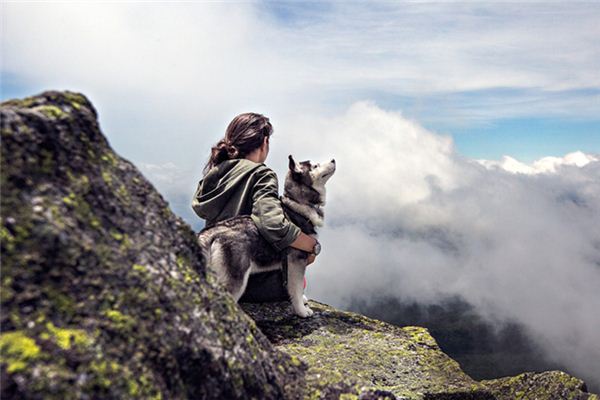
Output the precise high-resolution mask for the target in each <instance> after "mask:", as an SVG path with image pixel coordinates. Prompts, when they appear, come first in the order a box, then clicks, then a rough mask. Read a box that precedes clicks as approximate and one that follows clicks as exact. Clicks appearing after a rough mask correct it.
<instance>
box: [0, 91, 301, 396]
mask: <svg viewBox="0 0 600 400" xmlns="http://www.w3.org/2000/svg"><path fill="white" fill-rule="evenodd" d="M0 112H1V117H2V119H1V120H2V122H1V132H2V165H1V185H2V186H1V191H2V197H1V209H2V215H1V219H2V224H1V231H0V232H1V235H0V237H1V251H2V282H1V292H2V296H1V300H2V308H1V315H0V322H1V336H0V351H1V356H2V357H1V359H2V361H1V373H2V380H1V382H2V385H1V386H2V387H1V393H0V394H1V397H2V398H3V399H9V398H19V399H23V398H33V399H35V398H44V399H53V398H56V399H69V398H102V399H123V398H143V399H148V398H154V399H160V398H164V399H184V398H215V399H225V398H240V399H241V398H256V399H263V398H267V399H279V398H299V397H302V387H301V385H300V384H299V382H301V380H300V379H299V377H301V376H302V372H303V371H302V368H300V367H298V366H297V365H296V364H295V363H294V360H292V359H291V357H289V356H287V355H286V354H283V353H281V352H278V351H277V350H276V349H273V347H272V345H271V344H270V342H269V341H268V340H267V339H266V338H265V337H264V335H263V334H262V333H261V332H260V331H259V330H258V329H257V328H256V326H255V325H254V323H253V321H252V320H250V319H249V318H248V317H247V316H246V315H245V314H244V313H243V312H242V311H241V310H240V309H239V308H238V305H237V304H236V303H235V302H234V301H233V299H232V298H231V297H230V296H229V295H227V294H225V292H224V291H223V289H222V288H220V287H217V286H216V285H215V283H214V282H215V280H214V276H212V274H211V273H210V272H208V271H206V269H205V267H204V263H203V260H202V255H201V251H200V249H199V248H198V246H197V244H196V238H195V233H194V232H193V231H192V230H191V229H190V227H189V226H188V225H187V224H185V223H184V222H183V221H182V220H181V219H180V218H178V217H176V216H175V215H174V214H173V213H172V212H171V211H170V210H169V207H168V204H167V202H166V201H165V200H164V199H163V197H162V196H161V195H160V194H159V193H158V192H157V191H156V190H155V189H154V187H153V186H152V185H151V184H150V183H149V182H148V181H147V180H146V179H145V178H144V176H143V175H142V174H140V172H139V171H138V170H137V169H136V168H135V166H134V165H133V164H131V163H130V162H129V161H127V160H125V159H123V158H121V157H119V156H118V155H117V154H115V152H114V151H113V150H112V149H111V147H110V145H109V143H108V141H107V140H106V138H105V137H104V135H103V134H102V132H101V131H100V128H99V125H98V120H97V114H96V110H95V109H94V107H93V106H92V104H91V103H90V102H89V100H88V99H87V98H86V97H85V96H83V95H81V94H79V93H72V92H55V91H49V92H44V93H42V94H40V95H37V96H33V97H29V98H26V99H23V100H10V101H6V102H3V103H2V104H1V105H0Z"/></svg>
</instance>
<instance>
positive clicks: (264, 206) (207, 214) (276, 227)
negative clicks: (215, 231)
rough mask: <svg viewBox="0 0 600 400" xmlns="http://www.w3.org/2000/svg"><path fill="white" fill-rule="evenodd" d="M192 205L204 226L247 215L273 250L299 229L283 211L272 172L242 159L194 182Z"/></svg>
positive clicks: (288, 242)
mask: <svg viewBox="0 0 600 400" xmlns="http://www.w3.org/2000/svg"><path fill="white" fill-rule="evenodd" d="M192 208H193V209H194V212H195V213H196V214H197V215H198V216H199V217H200V218H204V219H205V220H206V224H207V225H211V224H213V223H216V222H219V221H222V220H224V219H227V218H231V217H235V216H238V215H250V216H251V218H252V220H253V221H254V223H255V224H256V226H257V228H258V231H259V232H260V233H261V235H262V236H263V237H264V238H265V239H266V240H267V241H268V242H269V243H271V244H272V245H273V247H275V248H276V249H277V250H283V249H285V248H286V247H288V246H289V245H290V244H291V243H292V242H293V241H294V240H296V238H297V237H298V236H299V235H300V232H301V231H300V228H298V227H297V226H296V225H294V224H293V223H292V222H290V221H289V220H288V219H287V217H286V216H285V214H284V212H283V208H282V206H281V201H280V200H279V184H278V182H277V175H275V172H273V170H271V169H270V168H269V167H267V166H266V165H265V164H262V163H256V162H254V161H251V160H247V159H244V158H240V159H234V160H226V161H223V162H221V163H220V164H218V165H216V166H214V167H213V168H211V169H210V170H209V171H208V172H207V173H206V175H205V176H204V178H203V179H202V180H201V181H200V182H199V183H198V188H197V189H196V193H194V198H193V199H192Z"/></svg>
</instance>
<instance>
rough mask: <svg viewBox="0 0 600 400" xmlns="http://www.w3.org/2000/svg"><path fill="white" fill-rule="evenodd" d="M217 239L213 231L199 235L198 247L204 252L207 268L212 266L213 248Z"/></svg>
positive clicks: (204, 231)
mask: <svg viewBox="0 0 600 400" xmlns="http://www.w3.org/2000/svg"><path fill="white" fill-rule="evenodd" d="M215 237H216V235H215V234H214V233H213V232H211V230H203V231H201V232H200V233H199V234H198V245H200V249H201V250H202V257H203V258H204V265H206V266H207V267H210V265H211V247H212V244H213V242H214V240H215Z"/></svg>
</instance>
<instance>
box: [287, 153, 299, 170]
mask: <svg viewBox="0 0 600 400" xmlns="http://www.w3.org/2000/svg"><path fill="white" fill-rule="evenodd" d="M288 159H289V160H290V164H289V166H290V171H292V172H298V173H299V172H300V170H299V169H298V166H297V165H296V161H294V157H292V155H291V154H290V155H289V156H288Z"/></svg>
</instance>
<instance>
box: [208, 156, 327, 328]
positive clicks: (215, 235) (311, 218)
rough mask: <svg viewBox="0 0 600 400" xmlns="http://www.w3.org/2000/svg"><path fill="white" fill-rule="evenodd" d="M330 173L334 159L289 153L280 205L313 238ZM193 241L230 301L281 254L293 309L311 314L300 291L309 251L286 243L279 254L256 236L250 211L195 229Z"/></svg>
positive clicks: (277, 262)
mask: <svg viewBox="0 0 600 400" xmlns="http://www.w3.org/2000/svg"><path fill="white" fill-rule="evenodd" d="M334 172H335V160H331V161H329V162H327V163H324V164H313V163H311V162H310V161H302V162H300V163H297V162H296V161H294V159H293V157H292V156H291V155H290V156H289V171H288V173H287V176H286V179H285V186H284V193H283V196H281V202H282V205H283V209H284V211H285V214H286V216H287V217H288V219H289V220H290V221H292V222H293V223H294V224H296V225H297V226H298V227H299V228H300V229H301V230H302V231H303V232H304V233H306V234H307V235H310V236H312V237H314V238H315V239H316V238H317V231H316V228H317V227H319V226H322V225H323V216H324V214H323V206H324V205H325V183H326V182H327V180H328V179H329V178H331V176H332V175H333V173H334ZM198 242H199V244H200V246H201V247H202V250H203V253H204V256H205V259H206V261H207V264H208V267H209V268H211V269H212V270H214V271H215V272H216V274H217V277H218V280H219V281H220V282H221V283H222V284H224V286H225V287H226V288H227V290H228V291H229V292H230V293H231V294H232V295H233V297H234V298H235V300H236V301H237V300H239V299H240V297H242V294H243V293H244V291H245V290H246V286H247V284H248V277H249V276H250V274H253V273H258V272H265V271H272V270H278V269H282V264H285V260H286V259H287V291H288V294H289V296H290V300H291V302H292V307H293V309H294V312H295V313H296V314H297V315H299V316H300V317H303V318H306V317H310V316H311V315H312V314H313V311H312V310H311V309H310V308H309V307H307V306H306V305H305V302H306V298H305V297H304V296H303V293H302V292H303V283H304V273H305V270H306V265H307V261H308V255H309V254H308V253H306V252H304V251H302V250H297V249H294V248H292V247H289V249H288V250H287V251H284V252H283V253H282V252H279V251H277V250H276V249H275V248H274V247H273V246H271V245H270V244H269V243H268V242H267V241H266V240H265V239H264V238H263V237H262V236H261V235H260V233H259V231H258V229H257V227H256V225H255V224H254V222H253V221H252V219H250V216H247V215H246V216H238V217H233V218H230V219H227V220H224V221H221V222H218V223H216V224H214V225H212V226H210V227H208V228H205V229H204V230H202V231H201V232H200V233H199V235H198ZM284 270H285V269H284Z"/></svg>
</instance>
